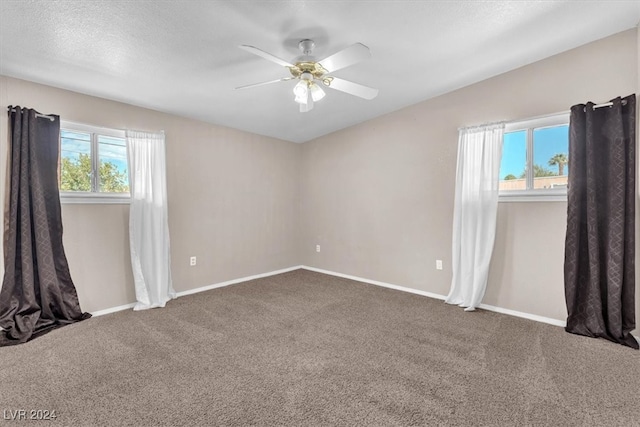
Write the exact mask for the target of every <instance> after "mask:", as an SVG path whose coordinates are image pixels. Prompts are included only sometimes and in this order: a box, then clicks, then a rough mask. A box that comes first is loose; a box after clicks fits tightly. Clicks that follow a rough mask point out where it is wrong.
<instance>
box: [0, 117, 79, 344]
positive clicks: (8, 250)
mask: <svg viewBox="0 0 640 427" xmlns="http://www.w3.org/2000/svg"><path fill="white" fill-rule="evenodd" d="M51 118H53V120H51V119H49V118H47V117H41V115H40V114H38V113H37V112H36V111H35V110H32V109H26V108H24V109H21V108H20V107H15V108H12V107H9V129H10V138H11V147H10V156H11V157H10V160H9V169H10V171H9V173H10V175H9V176H8V183H7V184H8V185H9V186H10V187H9V188H8V190H9V200H8V207H7V210H6V212H5V215H6V217H5V235H4V264H5V271H4V279H3V282H2V290H0V327H2V328H3V329H5V331H4V332H3V334H1V335H0V345H11V344H18V343H22V342H25V341H28V340H30V339H32V338H35V337H36V336H39V335H42V334H44V333H46V332H49V331H50V330H52V329H54V328H56V327H59V326H63V325H66V324H69V323H73V322H77V321H80V320H83V319H86V318H88V317H91V315H90V314H88V313H82V310H80V304H79V302H78V296H77V294H76V289H75V286H74V285H73V281H72V280H71V276H70V274H69V267H68V265H67V258H66V256H65V253H64V249H63V247H62V221H61V214H60V197H59V190H58V176H57V175H58V173H57V170H58V150H59V134H60V119H59V117H58V116H51Z"/></svg>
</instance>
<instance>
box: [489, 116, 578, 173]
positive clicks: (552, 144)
mask: <svg viewBox="0 0 640 427" xmlns="http://www.w3.org/2000/svg"><path fill="white" fill-rule="evenodd" d="M568 132H569V129H568V126H566V125H565V126H555V127H549V128H540V129H534V132H533V141H534V144H533V164H534V165H539V166H541V167H543V168H545V169H548V170H549V171H551V172H554V173H555V174H556V175H557V174H558V171H559V169H558V166H557V165H555V166H552V165H549V160H550V159H551V158H552V157H553V156H555V155H556V154H564V155H565V156H567V157H568V155H569V136H568ZM526 137H527V131H525V130H523V131H516V132H508V133H505V134H504V145H503V148H502V161H501V163H500V179H501V180H504V179H505V177H506V176H508V175H513V176H515V177H516V178H520V177H522V176H523V174H524V171H525V166H526V163H527V154H526V150H527V144H526ZM568 173H569V167H568V165H564V166H563V175H567V174H568Z"/></svg>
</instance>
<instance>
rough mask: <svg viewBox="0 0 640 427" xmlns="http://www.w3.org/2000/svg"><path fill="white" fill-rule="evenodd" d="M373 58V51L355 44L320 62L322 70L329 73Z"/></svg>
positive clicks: (360, 44)
mask: <svg viewBox="0 0 640 427" xmlns="http://www.w3.org/2000/svg"><path fill="white" fill-rule="evenodd" d="M369 58H371V51H370V50H369V48H368V47H366V46H365V45H363V44H362V43H355V44H352V45H351V46H349V47H347V48H345V49H342V50H341V51H340V52H336V53H334V54H333V55H331V56H329V57H327V58H325V59H323V60H322V61H318V63H319V64H320V65H322V68H324V69H325V70H327V72H328V73H333V72H334V71H336V70H340V69H342V68H345V67H348V66H349V65H353V64H356V63H358V62H360V61H364V60H365V59H369Z"/></svg>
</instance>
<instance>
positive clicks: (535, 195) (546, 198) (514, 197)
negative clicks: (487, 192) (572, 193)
mask: <svg viewBox="0 0 640 427" xmlns="http://www.w3.org/2000/svg"><path fill="white" fill-rule="evenodd" d="M566 201H567V192H566V191H564V190H563V191H549V190H528V191H509V192H502V193H500V194H499V195H498V202H499V203H505V202H506V203H510V202H566Z"/></svg>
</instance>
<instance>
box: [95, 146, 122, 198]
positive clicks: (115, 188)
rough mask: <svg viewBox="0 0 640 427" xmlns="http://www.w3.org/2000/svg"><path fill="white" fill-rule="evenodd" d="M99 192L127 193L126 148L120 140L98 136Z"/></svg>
mask: <svg viewBox="0 0 640 427" xmlns="http://www.w3.org/2000/svg"><path fill="white" fill-rule="evenodd" d="M98 161H99V167H100V187H99V188H100V192H108V193H127V192H129V176H128V173H127V147H126V146H125V141H124V139H122V138H114V137H110V136H103V135H98Z"/></svg>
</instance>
